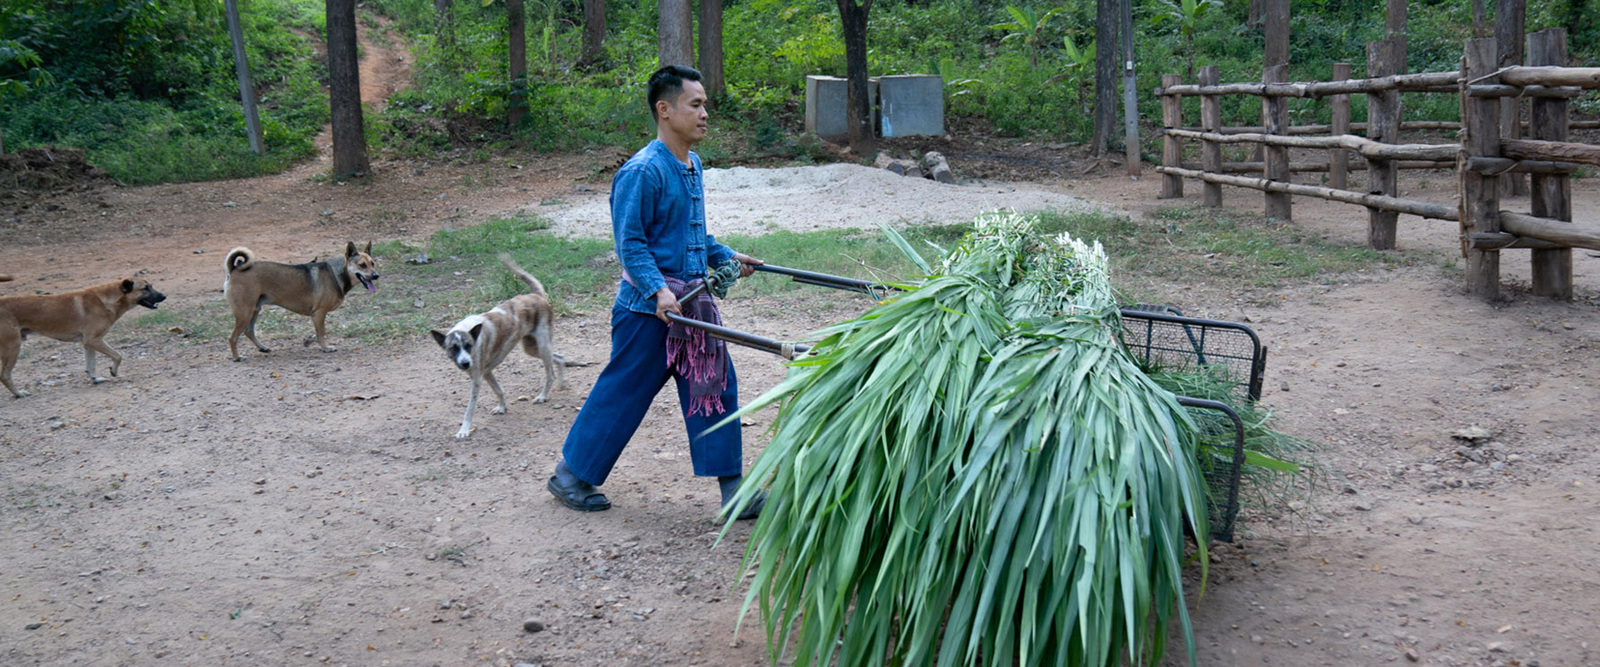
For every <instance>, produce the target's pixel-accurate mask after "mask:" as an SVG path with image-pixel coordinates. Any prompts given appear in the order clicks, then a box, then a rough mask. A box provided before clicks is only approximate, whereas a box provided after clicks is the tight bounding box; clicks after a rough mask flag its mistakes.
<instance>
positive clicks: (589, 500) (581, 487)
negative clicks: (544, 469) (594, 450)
mask: <svg viewBox="0 0 1600 667" xmlns="http://www.w3.org/2000/svg"><path fill="white" fill-rule="evenodd" d="M544 487H545V488H546V489H549V490H550V495H552V496H555V497H556V500H559V501H561V504H563V505H566V506H567V507H568V508H571V509H574V510H577V511H579V512H604V511H606V510H608V509H611V500H610V499H608V498H606V494H604V493H601V492H600V489H597V488H595V486H594V485H593V484H590V483H588V482H585V481H583V480H577V482H576V483H574V484H572V485H571V486H562V485H561V482H559V481H557V480H556V478H555V477H554V476H552V477H551V478H550V481H548V482H545V485H544Z"/></svg>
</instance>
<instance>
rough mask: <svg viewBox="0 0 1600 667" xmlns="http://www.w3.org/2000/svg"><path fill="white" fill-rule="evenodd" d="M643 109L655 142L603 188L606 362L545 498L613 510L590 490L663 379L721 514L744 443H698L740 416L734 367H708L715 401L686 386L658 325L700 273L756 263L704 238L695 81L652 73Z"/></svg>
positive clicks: (671, 72) (721, 436)
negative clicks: (608, 282)
mask: <svg viewBox="0 0 1600 667" xmlns="http://www.w3.org/2000/svg"><path fill="white" fill-rule="evenodd" d="M648 102H649V104H650V112H651V114H652V116H653V117H654V118H655V122H656V140H655V141H652V142H650V144H649V145H648V146H645V147H644V148H643V149H641V150H640V151H639V152H638V153H635V154H634V155H633V157H632V158H630V159H629V160H628V161H627V162H626V163H624V164H623V165H622V167H621V168H620V169H618V170H617V174H616V176H614V177H613V178H612V180H611V227H612V233H613V234H614V237H615V240H616V250H617V258H618V259H620V260H621V262H622V269H623V280H622V281H621V282H620V283H619V284H618V287H617V300H616V303H615V305H613V306H612V308H611V360H610V361H609V362H608V363H607V364H606V367H605V370H602V371H601V372H600V377H599V379H597V380H596V381H595V385H594V389H593V390H591V391H590V392H589V400H588V401H587V402H585V403H584V405H583V409H582V410H581V411H579V412H578V419H577V421H575V422H573V424H572V430H571V431H569V432H568V433H567V441H566V445H565V446H563V447H562V460H561V461H560V462H558V463H557V464H556V470H555V475H554V476H553V477H551V478H550V481H549V482H548V483H547V484H546V485H545V486H546V488H548V489H549V490H550V493H551V494H552V495H554V496H555V497H556V499H557V500H560V501H561V503H562V504H564V505H566V506H567V507H569V508H572V509H574V510H578V511H580V512H598V511H602V510H606V509H610V507H611V501H610V500H608V499H607V498H606V497H605V494H603V493H601V492H600V490H599V489H598V488H596V487H598V486H601V485H603V484H605V481H606V477H607V476H608V475H610V474H611V468H612V467H613V466H614V465H616V462H617V458H618V457H619V456H621V455H622V449H623V448H624V447H626V446H627V444H628V440H629V439H630V438H632V437H633V434H634V432H635V431H636V430H638V428H639V423H640V422H641V421H642V420H643V419H644V415H645V412H646V411H647V410H648V409H649V407H650V402H651V401H652V400H654V399H655V396H656V393H657V392H659V391H660V390H661V387H662V386H663V385H665V384H666V381H667V378H669V377H671V378H673V379H674V380H675V381H676V383H677V389H678V399H679V402H680V403H682V406H683V414H684V422H685V424H686V425H687V426H688V429H689V453H690V458H691V459H692V461H693V464H694V474H695V475H697V476H702V477H716V478H717V481H718V483H719V485H720V487H721V491H722V504H723V510H724V511H726V510H728V504H729V500H730V499H731V498H732V496H733V493H734V491H736V490H737V489H738V486H739V482H740V480H741V479H742V474H743V470H744V460H743V453H744V452H743V442H742V441H741V436H740V433H739V427H738V426H737V425H731V426H729V427H724V428H720V429H716V430H714V431H711V432H709V433H708V432H706V431H707V429H709V428H710V427H711V426H713V425H714V424H716V423H717V422H719V421H721V420H722V419H723V418H724V417H726V416H727V415H728V414H729V413H731V412H733V411H734V410H737V409H738V408H739V401H738V382H737V380H736V378H735V377H734V373H733V364H732V363H731V362H729V361H726V360H725V355H726V353H725V352H723V353H722V354H723V355H724V356H723V357H722V358H719V359H718V360H717V362H718V365H717V366H716V368H719V369H720V368H724V367H725V368H726V375H725V379H724V378H713V379H714V380H715V381H716V384H715V386H716V387H719V388H720V392H718V391H716V390H711V391H710V392H709V393H706V392H705V390H704V389H703V387H704V386H706V384H707V383H705V382H703V381H699V380H704V379H705V378H698V379H697V381H696V382H693V383H691V382H690V381H689V379H687V378H685V377H684V375H685V373H684V372H683V371H681V370H675V369H678V368H681V367H679V366H675V365H669V359H668V356H669V355H668V333H669V327H668V324H669V320H668V319H667V313H676V314H679V315H682V314H683V306H682V305H681V304H679V302H678V296H679V295H681V294H682V293H683V292H684V291H687V290H686V289H685V288H686V287H687V286H689V285H692V284H694V281H696V280H702V279H704V278H705V276H706V267H707V265H710V266H712V267H720V266H722V265H724V264H727V263H729V260H736V261H737V262H738V267H739V276H740V277H744V276H748V275H750V273H751V272H753V271H754V270H755V268H754V267H755V265H758V264H761V263H762V262H761V260H757V259H754V258H751V257H748V256H746V255H743V254H740V253H736V252H734V251H733V250H732V249H730V248H728V247H727V246H725V245H722V244H720V243H717V241H716V239H715V238H713V237H712V236H711V235H710V234H708V233H706V218H705V196H704V195H705V190H704V187H703V186H702V178H701V176H702V170H701V167H700V158H699V156H697V155H695V154H694V153H693V152H690V150H689V149H690V148H691V147H692V146H694V145H695V144H697V143H699V142H700V141H701V140H703V139H705V136H706V92H705V88H704V87H703V86H702V85H701V83H700V73H699V72H698V71H695V70H694V69H691V68H688V67H680V66H675V65H669V66H666V67H662V68H661V69H659V70H656V72H655V73H654V74H652V75H651V76H650V84H649V95H648ZM674 286H676V287H677V288H678V290H679V291H678V292H676V293H675V292H674V289H673V288H674ZM705 298H709V297H705ZM697 310H698V308H697ZM713 310H714V307H713ZM679 326H680V327H681V325H679ZM675 337H677V338H680V339H681V338H683V337H684V335H683V334H682V333H678V334H675ZM700 367H701V368H704V367H705V366H704V365H702V366H700ZM724 382H725V386H724V384H723V383H724ZM691 385H694V386H691ZM691 392H695V394H696V395H694V396H691ZM707 407H709V409H704V408H707ZM692 408H699V409H692ZM763 501H764V498H759V499H757V500H756V501H753V502H750V503H748V505H747V506H745V507H743V508H739V518H740V519H749V518H754V517H755V516H757V515H758V514H759V513H760V511H761V506H762V504H763Z"/></svg>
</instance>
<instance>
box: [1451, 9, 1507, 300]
mask: <svg viewBox="0 0 1600 667" xmlns="http://www.w3.org/2000/svg"><path fill="white" fill-rule="evenodd" d="M1495 42H1496V40H1495V39H1493V38H1487V39H1473V40H1468V41H1467V47H1466V53H1465V57H1464V58H1463V59H1462V62H1463V64H1462V69H1461V79H1462V80H1463V81H1473V82H1477V83H1499V78H1498V77H1489V76H1488V75H1490V74H1492V73H1493V72H1495V71H1496V70H1497V69H1498V68H1497V67H1496V66H1495V63H1496V52H1495ZM1479 77H1488V78H1487V79H1485V80H1483V81H1479V80H1478V79H1479ZM1461 122H1462V125H1463V126H1464V127H1465V128H1466V132H1463V133H1462V134H1461V144H1462V145H1461V147H1462V150H1463V152H1465V153H1466V156H1467V158H1469V159H1470V158H1475V157H1492V158H1493V157H1500V101H1499V100H1498V99H1496V98H1492V97H1472V96H1471V95H1469V94H1468V93H1467V85H1466V84H1465V83H1463V84H1462V86H1461ZM1457 171H1458V173H1459V178H1460V181H1459V182H1460V184H1461V243H1462V246H1461V247H1462V251H1463V254H1464V255H1465V256H1466V259H1467V291H1469V292H1471V293H1473V294H1476V295H1478V296H1479V297H1482V298H1483V299H1485V300H1487V301H1495V300H1498V299H1499V298H1500V251H1499V250H1493V249H1478V248H1473V247H1472V246H1471V244H1470V243H1468V239H1470V238H1471V236H1472V234H1476V233H1495V232H1499V231H1500V185H1499V177H1498V176H1484V175H1482V174H1480V173H1478V172H1475V171H1472V170H1471V169H1465V168H1458V170H1457Z"/></svg>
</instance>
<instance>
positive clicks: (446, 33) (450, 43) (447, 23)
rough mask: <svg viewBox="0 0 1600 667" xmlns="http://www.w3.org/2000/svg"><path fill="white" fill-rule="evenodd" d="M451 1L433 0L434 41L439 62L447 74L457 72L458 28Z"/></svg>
mask: <svg viewBox="0 0 1600 667" xmlns="http://www.w3.org/2000/svg"><path fill="white" fill-rule="evenodd" d="M453 9H454V6H453V5H452V4H451V0H433V34H434V37H433V40H434V44H435V45H437V48H438V49H439V53H440V57H439V62H440V63H442V64H443V65H444V69H445V71H447V72H450V71H454V70H455V52H456V28H455V19H454V17H453V16H452V12H453Z"/></svg>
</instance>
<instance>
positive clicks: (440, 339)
mask: <svg viewBox="0 0 1600 667" xmlns="http://www.w3.org/2000/svg"><path fill="white" fill-rule="evenodd" d="M428 333H430V334H433V342H435V343H438V344H439V347H444V334H442V333H440V332H439V330H438V329H434V330H432V331H429V332H428Z"/></svg>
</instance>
